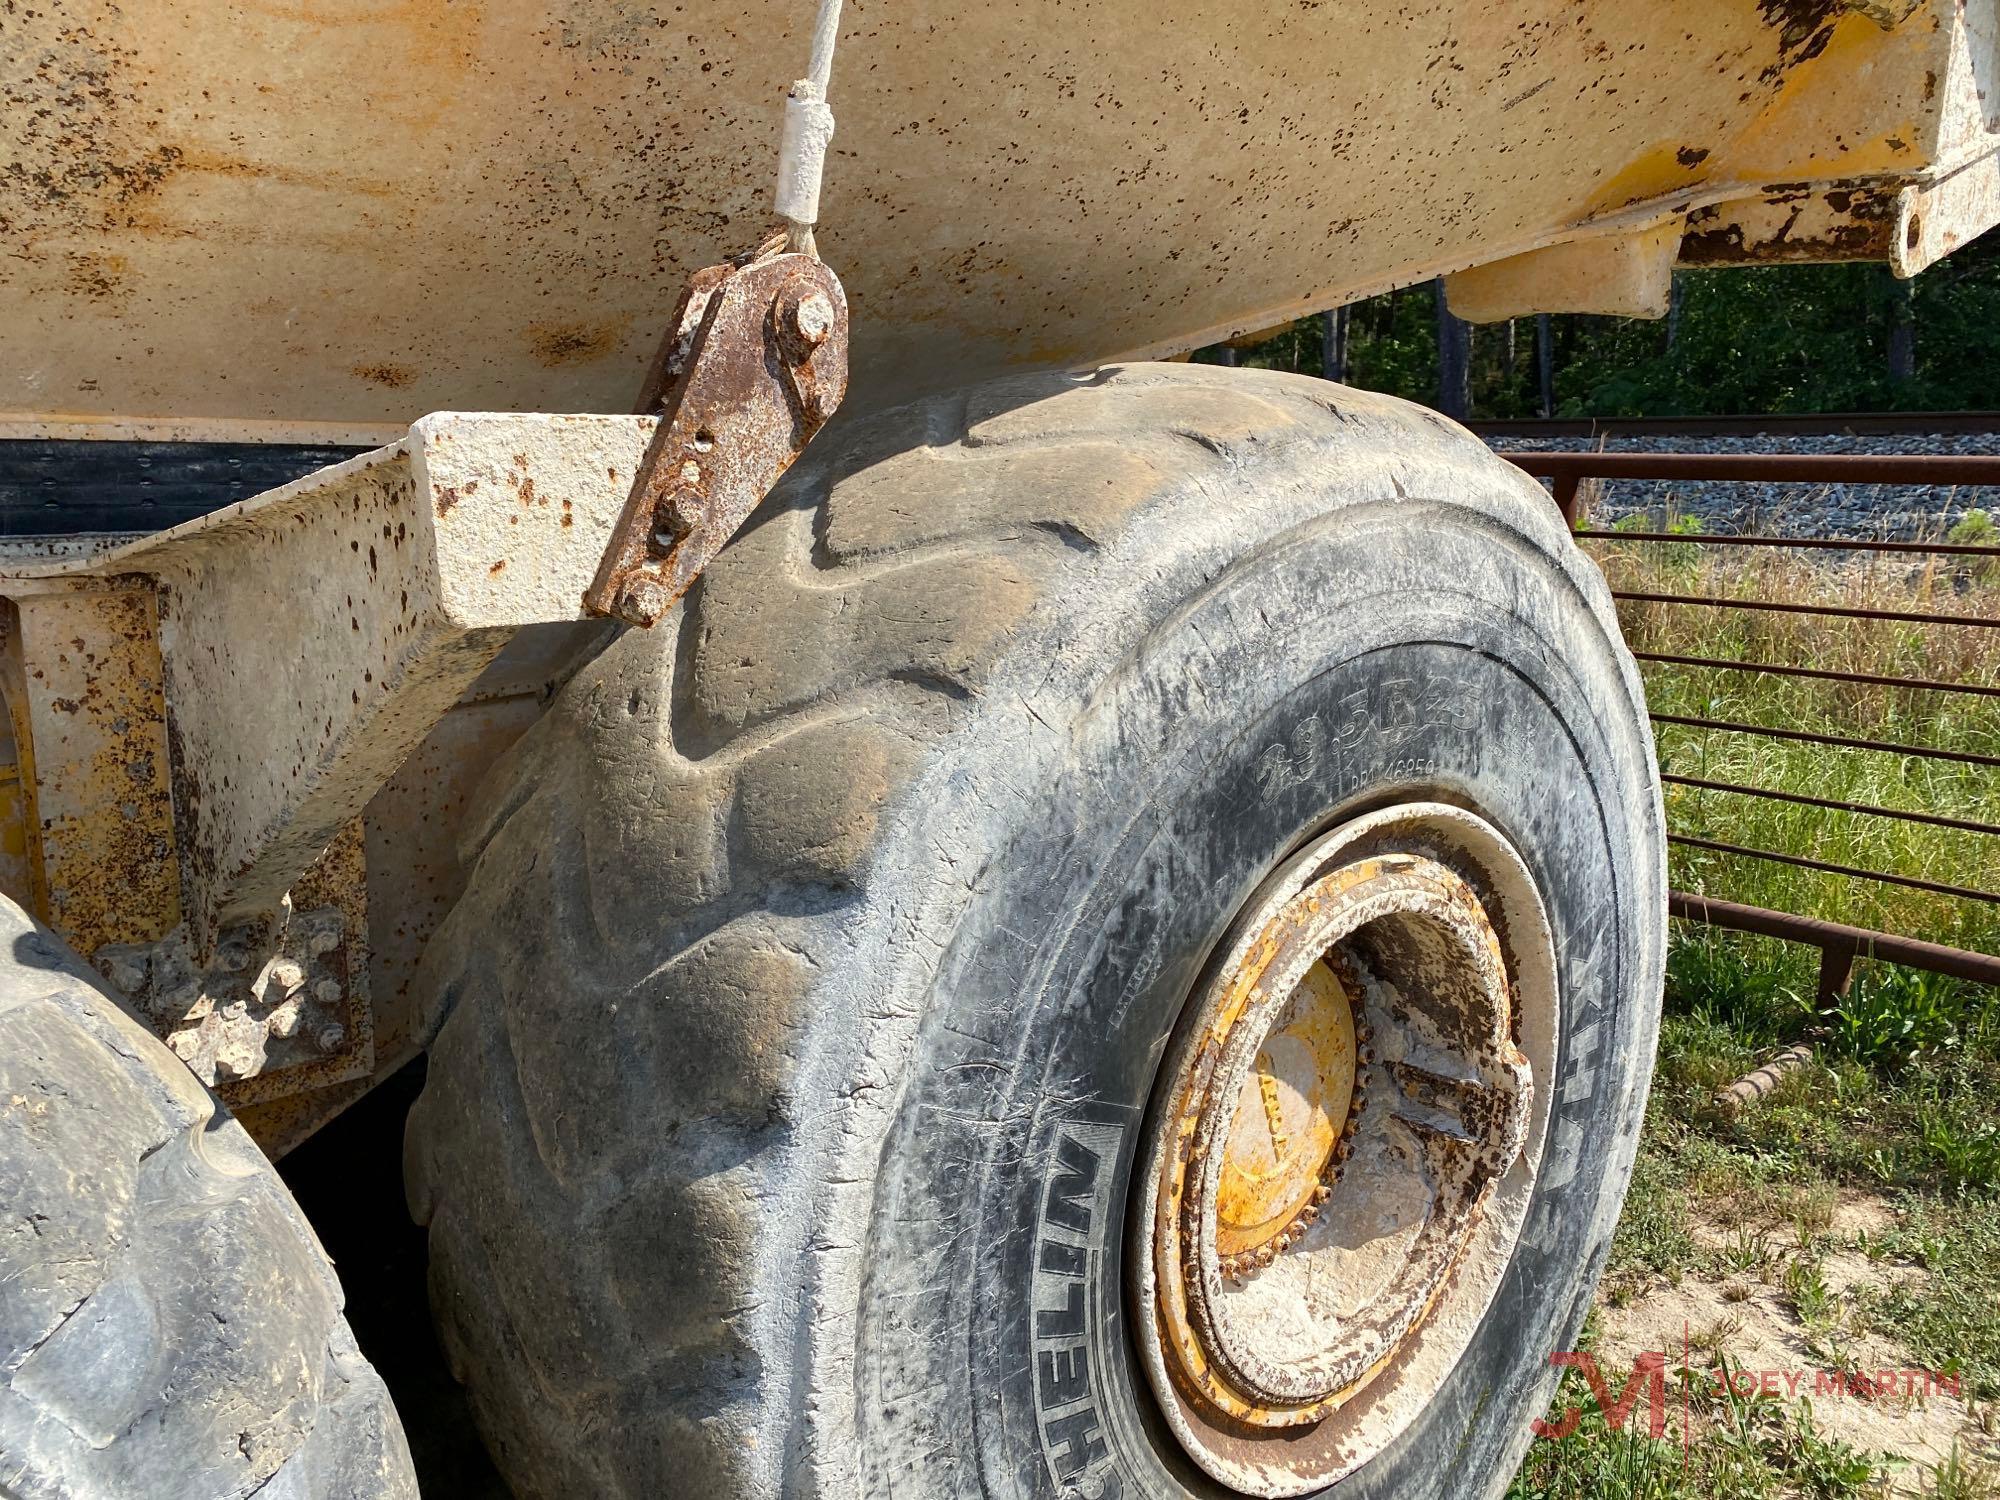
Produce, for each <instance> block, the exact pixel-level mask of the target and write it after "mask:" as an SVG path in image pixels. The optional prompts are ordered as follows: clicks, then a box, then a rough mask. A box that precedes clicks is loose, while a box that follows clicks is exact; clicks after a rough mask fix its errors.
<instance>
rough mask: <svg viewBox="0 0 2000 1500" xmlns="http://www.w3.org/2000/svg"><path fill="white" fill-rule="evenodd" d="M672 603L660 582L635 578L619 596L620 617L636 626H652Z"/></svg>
mask: <svg viewBox="0 0 2000 1500" xmlns="http://www.w3.org/2000/svg"><path fill="white" fill-rule="evenodd" d="M671 602H672V601H671V600H669V599H668V598H667V591H666V589H665V588H664V587H663V586H662V585H661V584H660V583H659V582H658V580H656V579H652V578H635V579H633V580H632V581H631V582H630V583H628V584H626V585H625V587H624V589H623V591H622V592H620V594H619V596H618V617H619V618H620V619H622V620H629V621H630V622H631V623H632V624H634V625H652V624H655V623H656V622H657V621H658V620H659V618H660V616H661V615H664V614H665V613H666V612H667V605H668V604H669V603H671Z"/></svg>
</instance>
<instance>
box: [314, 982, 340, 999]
mask: <svg viewBox="0 0 2000 1500" xmlns="http://www.w3.org/2000/svg"><path fill="white" fill-rule="evenodd" d="M313 999H315V1000H317V1001H319V1003H320V1004H321V1005H338V1004H340V981H339V980H337V979H322V980H321V981H320V982H319V983H318V984H316V985H314V986H313Z"/></svg>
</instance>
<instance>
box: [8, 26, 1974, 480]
mask: <svg viewBox="0 0 2000 1500" xmlns="http://www.w3.org/2000/svg"><path fill="white" fill-rule="evenodd" d="M1994 10H1995V6H1994V0H1677V3H1674V4H1636V3H1603V0H1599V3H1576V0H1418V3H1415V4H1408V5H1397V6H1386V5H1377V4H1372V3H1362V0H1323V3H1305V4H1286V5H1278V4H1256V5H1238V6H1215V5H1195V4H1187V3H1168V4H1166V5H1159V4H1151V3H1145V4H1141V3H1139V0H1096V3H1092V4H1087V5H1082V6H1063V5H1050V6H1046V7H1043V6H1037V5H1022V4H1017V5H1011V6H986V7H965V6H959V5H950V4H942V3H939V0H916V3H911V4H901V5H894V6H867V7H857V8H854V9H852V10H850V11H849V13H848V16H847V20H846V24H845V26H844V28H843V39H842V42H841V59H842V61H841V66H840V71H839V74H838V77H837V78H836V80H835V84H834V90H833V97H834V100H835V102H836V104H837V106H838V114H839V122H840V123H839V130H838V134H837V136H836V137H835V140H834V145H833V155H832V158H831V161H830V167H829V173H828V179H827V185H826V190H825V196H824V200H823V214H822V221H823V226H824V227H823V229H822V232H821V235H820V246H821V249H822V251H823V252H824V254H825V255H826V257H827V259H828V261H829V262H830V263H832V264H833V265H835V266H837V267H838V268H839V269H840V272H841V275H842V278H843V280H844V282H845V284H846V287H847V290H848V293H849V295H850V297H851V299H852V304H853V312H854V353H853V368H854V392H853V398H852V400H853V403H854V404H858V405H866V406H876V405H880V404H883V403H885V402H889V401H892V400H895V399H897V398H901V397H905V396H911V395H915V394H917V393H920V392H922V391H925V390H931V389H936V388H939V387H942V386H949V385H956V384H962V383H965V382H968V381H971V380H976V379H979V378H981V377H982V376H986V375H990V374H993V373H996V372H1001V371H1005V370H1010V369H1019V368H1023V367H1033V366H1075V367H1082V366H1092V365H1097V364H1101V363H1104V362H1107V361H1112V360H1116V359H1120V358H1126V357H1153V356H1160V355H1168V354H1174V353H1178V352H1181V351H1184V350H1187V349H1189V348H1193V347H1195V346H1198V345H1202V344H1205V343H1209V342H1213V341H1215V340H1218V339H1221V338H1224V337H1227V336H1231V335H1235V334H1239V333H1242V332H1244V331H1246V330H1253V329H1257V328H1261V327H1266V326H1269V325H1272V324H1275V323H1278V322H1281V321H1283V320H1286V319H1289V318H1292V317H1295V316H1298V315H1300V314H1303V313H1307V312H1312V311H1316V310H1319V309H1323V308H1327V307H1331V306H1334V305H1337V304H1340V303H1344V302H1347V301H1350V300H1353V299H1355V298H1358V297H1361V296H1364V295H1368V294H1371V293H1375V292H1379V291H1381V290H1384V289H1386V288H1388V287H1391V286H1394V285H1398V284H1403V283H1408V282H1411V281H1415V280H1418V279H1422V278H1426V277H1430V276H1433V275H1437V274H1440V273H1454V272H1459V271H1464V270H1467V269H1469V268H1472V267H1481V266H1483V267H1487V268H1488V269H1486V270H1484V271H1481V272H1479V273H1477V275H1476V276H1475V277H1474V278H1471V279H1469V280H1467V281H1466V282H1465V283H1464V284H1463V285H1461V286H1460V287H1458V288H1455V293H1456V295H1458V297H1459V298H1460V301H1461V304H1462V307H1463V310H1464V311H1466V312H1467V313H1469V314H1471V315H1474V316H1477V317H1482V318H1490V317H1501V316H1507V315H1510V314H1512V313H1515V312H1525V311H1534V310H1546V311H1564V310H1604V311H1620V312H1639V311H1648V310H1651V309H1652V305H1653V304H1654V303H1656V302H1657V301H1658V300H1659V299H1660V298H1662V297H1664V288H1665V280H1664V277H1665V275H1666V273H1667V271H1668V270H1669V269H1670V268H1671V266H1672V264H1673V263H1674V261H1675V260H1676V259H1677V258H1682V259H1685V260H1687V261H1688V262H1690V263H1694V264H1701V265H1710V264H1717V263H1738V262H1764V261H1786V260H1800V259H1814V258H1818V259H1855V258H1870V259H1879V260H1887V261H1890V262H1891V263H1892V264H1894V265H1895V266H1896V267H1897V269H1898V270H1899V271H1900V272H1902V273H1903V274H1912V273H1913V272H1914V271H1915V270H1916V269H1918V268H1920V267H1921V266H1922V265H1924V264H1926V263H1928V262H1929V261H1930V260H1932V259H1934V258H1936V256H1937V255H1939V254H1941V253H1943V252H1944V251H1945V250H1948V249H1949V248H1950V247H1951V246H1952V245H1954V244H1956V243H1958V242H1960V241H1962V240H1963V239H1965V238H1968V237H1970V235H1971V234H1973V233H1976V232H1977V231H1978V230H1980V229H1983V228H1984V227H1985V226H1986V224H1988V223H1990V222H1991V221H1992V219H1993V218H1994V216H1995V214H1996V213H2000V177H1996V172H1995V166H1994V156H1993V152H1994V149H1995V146H1996V144H2000V137H1996V135H1995V134H1994V129H1993V127H1994V125H1995V123H1996V114H1995V112H1996V110H2000V95H1996V94H1995V93H1994V89H1995V77H1994V75H1995V72H1996V68H2000V61H1997V60H1996V59H2000V52H1996V32H1997V30H2000V28H1997V27H1996V21H1995V16H1994ZM811 20H812V16H811V7H810V6H799V5H789V4H786V5H780V4H775V3H769V0H753V3H750V4H735V3H720V0H689V3H687V4H684V5H678V6H673V7H665V6H653V5H644V4H638V3H635V0H559V3H551V4H523V3H518V0H366V3H355V4H339V5H328V4H317V3H312V0H305V3H300V0H248V3H246V4H243V5H237V6H227V7H224V6H210V5H183V6H138V7H134V6H121V5H118V4H114V3H112V0H49V3H47V4H44V5H40V6H37V7H34V8H32V9H30V8H26V7H23V8H21V9H19V10H17V11H15V12H12V13H10V14H8V15H7V16H6V17H5V18H4V20H0V53H4V55H5V57H6V59H7V67H6V74H7V91H6V100H7V108H6V111H5V114H4V118H0V225H4V226H5V232H6V236H7V238H8V240H9V245H8V254H7V256H6V257H5V258H4V260H0V345H4V347H5V349H6V351H7V353H8V356H9V357H8V358H7V359H6V360H5V361H4V369H3V370H0V375H3V376H4V380H5V388H4V389H0V413H11V414H12V422H13V427H12V430H15V431H17V432H18V431H48V432H74V433H83V434H89V433H115V432H120V431H131V430H135V429H134V428H133V427H132V424H133V423H135V422H140V423H144V424H150V425H147V426H146V427H145V430H147V431H151V432H156V433H178V434H181V435H184V436H201V435H210V436H213V435H218V434H224V433H226V434H229V435H235V436H242V435H246V434H248V435H256V434H257V433H258V432H260V431H279V432H294V433H299V432H303V433H310V434H312V435H314V436H317V437H320V438H338V437H340V436H342V435H345V436H347V437H348V438H349V440H364V439H368V438H373V439H375V440H380V441H388V440H389V439H390V438H391V437H393V436H394V433H395V431H399V430H400V429H401V427H403V426H405V425H407V424H408V423H409V422H410V421H412V420H414V419H415V418H416V417H418V416H420V415H422V414H423V413H425V412H428V411H433V410H440V409H459V410H469V409H470V410H505V411H616V410H623V409H626V407H627V406H628V405H629V404H630V401H631V395H632V392H633V391H634V390H635V389H636V388H637V387H638V385H639V384H640V382H641V379H642V377H643V375H644V372H645V366H646V361H647V359H648V358H649V356H650V354H651V352H652V350H653V348H654V347H655V345H656V344H657V342H658V339H659V335H660V331H661V324H662V322H663V320H664V318H665V316H666V315H667V313H668V312H669V311H670V310H671V308H672V305H673V301H674V298H675V296H676V294H677V292H678V290H679V288H680V287H681V285H682V284H683V283H684V282H685V281H686V280H687V277H688V276H689V274H690V273H691V272H692V271H694V270H695V269H696V268H698V267H701V266H705V265H709V264H713V263H714V262H716V261H718V260H719V259H721V258H722V257H723V256H725V255H727V254H730V253H734V252H736V251H739V250H742V249H745V248H747V247H748V246H749V245H751V244H754V243H755V242H756V240H757V238H758V237H759V236H760V235H761V233H762V232H763V230H764V229H765V228H766V227H768V223H769V208H768V203H769V163H770V162H771V160H772V159H773V156H774V154H775V150H776V145H777V134H778V118H779V104H780V101H781V98H782V94H783V90H784V87H785V83H786V81H787V80H788V79H789V78H790V77H791V70H792V69H794V68H796V67H797V65H798V63H799V61H800V59H801V58H802V56H803V52H804V47H805V33H806V32H807V30H808V29H809V27H810V24H811ZM1551 247H1566V248H1563V249H1560V250H1552V249H1551ZM384 423H386V424H390V426H391V428H392V429H393V430H386V429H374V428H370V427H369V426H368V424H384ZM259 424H279V425H278V426H276V427H260V425H259ZM357 435H358V436H357Z"/></svg>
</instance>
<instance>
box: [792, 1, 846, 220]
mask: <svg viewBox="0 0 2000 1500" xmlns="http://www.w3.org/2000/svg"><path fill="white" fill-rule="evenodd" d="M839 36H840V0H819V15H818V17H817V19H816V20H815V21H814V22H813V38H812V61H811V63H809V64H808V66H807V76H806V77H804V78H801V79H799V80H798V82H796V83H794V84H793V85H792V86H791V88H790V89H789V90H787V91H786V94H785V132H784V138H783V139H782V140H781V141H780V143H779V145H778V192H777V208H778V216H779V217H780V218H782V219H783V220H784V221H785V228H786V234H785V240H786V248H788V249H791V250H800V251H804V252H805V253H806V254H808V255H811V254H814V253H815V251H814V249H813V234H812V231H813V225H815V224H817V223H818V222H819V186H820V178H821V177H822V175H823V174H824V173H825V171H826V148H827V146H828V144H829V143H830V142H831V141H832V140H833V111H832V110H831V109H829V108H828V107H827V103H826V87H827V83H828V81H829V80H830V79H831V77H832V76H833V45H834V43H835V41H837V40H838V39H839Z"/></svg>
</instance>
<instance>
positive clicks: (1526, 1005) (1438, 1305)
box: [1129, 803, 1556, 1496]
mask: <svg viewBox="0 0 2000 1500" xmlns="http://www.w3.org/2000/svg"><path fill="white" fill-rule="evenodd" d="M1555 1009H1556V993H1555V983H1554V954H1553V948H1552V945H1551V943H1550V941H1549V931H1548V924H1547V920H1546V917H1545V916H1544V914H1543V911H1542V908H1541V904H1540V901H1539V899H1538V898H1537V897H1536V895H1535V890H1534V884H1533V881H1532V879H1531V878H1530V876H1529V874H1528V872H1527V869H1526V866H1525V865H1524V864H1523V862H1522V861H1521V859H1520V856H1519V855H1518V854H1517V853H1516V852H1515V851H1514V850H1513V848H1512V846H1511V845H1509V844H1508V842H1507V841H1506V839H1505V838H1504V837H1502V836H1501V835H1500V834H1499V833H1498V832H1497V831H1496V830H1495V829H1493V828H1492V826H1491V825H1489V824H1487V823H1485V822H1484V821H1483V820H1481V819H1479V818H1477V817H1475V816H1474V815H1472V814H1470V813H1467V812H1465V811H1463V810H1461V809H1457V808H1451V807H1446V806H1443V805H1441V804H1430V803H1417V804H1408V805H1405V806H1402V807H1398V808H1392V809H1389V810H1386V811H1384V812H1380V813H1375V814H1371V815H1370V816H1368V817H1365V818H1362V819H1359V820H1357V821H1355V822H1353V823H1350V824H1348V825H1345V826H1344V827H1342V828H1340V829H1338V830H1336V831H1335V832H1334V833H1332V834H1329V835H1327V836H1326V837H1324V838H1322V839H1320V840H1318V841H1317V842H1315V843H1314V844H1312V845H1311V846H1309V847H1308V848H1307V849H1305V850H1304V851H1302V852H1301V853H1300V854H1298V855H1297V856H1295V857H1294V858H1293V859H1291V860H1289V861H1288V862H1287V863H1286V864H1285V866H1284V867H1283V868H1282V869H1281V870H1280V871H1279V872H1278V874H1277V875H1276V876H1274V877H1273V879H1272V880H1271V881H1270V882H1267V884H1266V886H1265V888H1264V890H1263V892H1261V893H1260V895H1259V897H1258V898H1256V899H1255V900H1254V901H1253V902H1252V904H1251V906H1250V907H1249V909H1248V910H1246V912H1245V913H1244V915H1243V916H1242V918H1241V919H1239V921H1238V923H1237V925H1236V928H1235V930H1234V933H1233V935H1232V937H1231V939H1230V940H1229V941H1228V942H1227V943H1225V945H1224V947H1223V950H1222V953H1221V956H1220V958H1219V960H1218V961H1217V963H1216V964H1215V965H1213V966H1212V968H1211V971H1210V974H1209V976H1208V978H1207V979H1206V981H1205V982H1204V983H1203V984H1202V986H1201V987H1200V988H1199V989H1197V991H1196V992H1195V994H1194V995H1193V996H1192V997H1191V998H1190V1000H1189V1001H1188V1003H1187V1006H1186V1007H1185V1009H1184V1011H1183V1014H1182V1021H1181V1026H1180V1029H1179V1031H1178V1033H1177V1038H1176V1044H1175V1046H1174V1048H1173V1050H1172V1052H1171V1054H1170V1056H1169V1059H1168V1063H1167V1066H1166V1067H1165V1068H1164V1069H1163V1071H1162V1074H1161V1079H1160V1083H1159V1085H1158V1087H1157V1089H1156V1094H1155V1100H1154V1106H1153V1111H1152V1116H1151V1123H1150V1125H1149V1129H1148V1135H1147V1140H1146V1143H1145V1146H1144V1155H1143V1157H1142V1161H1141V1167H1140V1170H1141V1171H1142V1173H1143V1177H1142V1191H1141V1195H1140V1213H1139V1216H1138V1218H1137V1219H1136V1220H1135V1222H1134V1224H1133V1226H1132V1230H1131V1234H1132V1245H1131V1255H1130V1260H1129V1263H1130V1264H1132V1265H1134V1266H1135V1267H1137V1268H1138V1274H1137V1277H1136V1281H1137V1284H1136V1286H1135V1288H1134V1292H1135V1302H1136V1304H1137V1307H1136V1311H1137V1322H1138V1330H1139V1339H1140V1349H1141V1355H1142V1358H1143V1359H1144V1361H1145V1363H1146V1364H1147V1366H1148V1374H1149V1376H1150V1378H1151V1383H1152V1386H1153V1390H1154V1394H1155V1396H1156V1397H1157V1398H1158V1400H1159V1403H1160V1405H1161V1407H1162V1409H1163V1411H1164V1412H1165V1414H1166V1416H1167V1419H1168V1424H1169V1426H1170V1427H1171V1428H1172V1429H1173V1431H1174V1433H1175V1436H1176V1437H1177V1438H1178V1439H1179V1440H1180V1443H1181V1445H1182V1447H1183V1448H1185V1449H1186V1450H1187V1452H1188V1453H1189V1455H1190V1456H1191V1457H1192V1458H1193V1459H1194V1460H1195V1462H1196V1463H1197V1464H1199V1465H1200V1466H1201V1467H1202V1468H1203V1469H1204V1470H1206V1471H1207V1472H1208V1473H1209V1474H1211V1475H1213V1476H1214V1477H1215V1478H1217V1479H1220V1480H1222V1481H1223V1482H1224V1483H1226V1484H1229V1485H1231V1486H1232V1487H1234V1488H1236V1489H1237V1490H1239V1491H1240V1492H1242V1493H1245V1494H1250V1495H1259V1496H1286V1495H1300V1494H1305V1493H1307V1492H1309V1491H1311V1490H1313V1489H1317V1488H1319V1487H1320V1486H1323V1485H1325V1484H1327V1483H1330V1482H1332V1481H1333V1480H1335V1479H1338V1478H1340V1477H1342V1476H1343V1475H1344V1474H1347V1473H1349V1472H1352V1471H1353V1470H1354V1469H1356V1468H1358V1467H1360V1465H1361V1464H1363V1463H1365V1462H1366V1461H1367V1460H1368V1459H1369V1458H1371V1457H1373V1456H1374V1455H1375V1454H1376V1453H1378V1452H1380V1451H1381V1449H1382V1448H1383V1447H1384V1446H1385V1445H1386V1444H1387V1443H1388V1442H1389V1441H1391V1440H1392V1439H1393V1438H1394V1437H1395V1436H1396V1435H1397V1434H1398V1433H1400V1432H1401V1431H1402V1430H1403V1429H1404V1428H1405V1427H1407V1425H1408V1423H1409V1422H1410V1420H1412V1419H1413V1418H1414V1417H1415V1415H1416V1414H1417V1412H1418V1411H1420V1410H1421V1409H1422V1408H1423V1407H1424V1405H1426V1404H1427V1403H1428V1402H1429V1401H1430V1400H1431V1399H1432V1398H1433V1397H1435V1395H1436V1394H1437V1391H1438V1389H1439V1387H1440V1386H1441V1385H1442V1383H1443V1379H1444V1377H1445V1375H1447V1374H1448V1373H1449V1371H1450V1369H1451V1367H1452V1366H1453V1365H1454V1364H1455V1363H1456V1361H1457V1358H1458V1356H1459V1355H1460V1354H1462V1353H1463V1351H1464V1348H1465V1346H1466V1345H1467V1343H1469V1341H1470V1338H1471V1334H1472V1332H1473V1330H1474V1329H1475V1328H1476V1326H1477V1324H1478V1321H1479V1318H1480V1317H1481V1316H1482V1315H1483V1314H1484V1312H1485V1309H1486V1307H1487V1306H1488V1304H1489V1303H1490V1302H1491V1300H1492V1296H1493V1293H1494V1291H1495V1290H1496V1289H1497V1285H1498V1281H1499V1276H1500V1273H1501V1272H1502V1271H1503V1270H1504V1268H1505V1265H1506V1262H1507V1259H1508V1258H1509V1256H1510V1255H1511V1252H1512V1249H1513V1246H1514V1243H1515V1241H1516V1240H1517V1238H1518V1236H1519V1232H1520V1227H1521V1223H1522V1220H1523V1217H1524V1214H1525V1208H1526V1204H1527V1200H1528V1197H1529V1194H1530V1192H1531V1190H1532V1185H1533V1179H1534V1172H1535V1169H1536V1166H1537V1165H1538V1160H1537V1158H1538V1150H1537V1149H1535V1148H1536V1146H1537V1145H1538V1143H1539V1139H1540V1133H1541V1126H1542V1124H1543V1123H1545V1120H1546V1113H1547V1110H1546V1102H1545V1101H1543V1100H1540V1099H1539V1098H1538V1091H1537V1089H1536V1088H1535V1080H1536V1079H1537V1078H1540V1079H1543V1080H1546V1079H1547V1078H1549V1077H1550V1076H1552V1072H1553V1065H1554V1046H1555V1035H1556V1029H1555Z"/></svg>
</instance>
